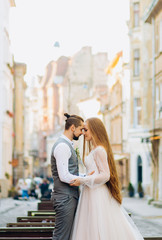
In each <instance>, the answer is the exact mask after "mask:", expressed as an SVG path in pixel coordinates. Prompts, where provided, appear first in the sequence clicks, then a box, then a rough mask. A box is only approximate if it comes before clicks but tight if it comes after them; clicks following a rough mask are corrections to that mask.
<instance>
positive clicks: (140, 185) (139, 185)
mask: <svg viewBox="0 0 162 240" xmlns="http://www.w3.org/2000/svg"><path fill="white" fill-rule="evenodd" d="M137 191H138V193H141V192H143V187H142V183H141V182H138V190H137Z"/></svg>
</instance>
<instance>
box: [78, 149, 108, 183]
mask: <svg viewBox="0 0 162 240" xmlns="http://www.w3.org/2000/svg"><path fill="white" fill-rule="evenodd" d="M85 166H86V173H87V175H88V174H89V173H91V172H92V171H95V172H94V174H93V175H91V176H86V177H82V178H81V179H80V180H81V183H82V184H85V185H87V186H88V187H90V188H94V187H98V186H100V185H103V184H105V183H106V182H107V181H108V180H109V179H110V170H109V166H108V160H107V153H106V151H105V149H104V148H103V147H101V146H98V147H97V148H95V149H94V150H92V151H91V152H90V154H89V155H88V156H87V157H86V159H85Z"/></svg>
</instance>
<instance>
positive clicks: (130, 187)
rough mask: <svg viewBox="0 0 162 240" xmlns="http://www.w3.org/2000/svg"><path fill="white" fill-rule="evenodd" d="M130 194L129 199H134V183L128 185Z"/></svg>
mask: <svg viewBox="0 0 162 240" xmlns="http://www.w3.org/2000/svg"><path fill="white" fill-rule="evenodd" d="M128 194H129V197H134V187H133V185H132V183H129V185H128Z"/></svg>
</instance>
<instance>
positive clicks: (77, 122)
mask: <svg viewBox="0 0 162 240" xmlns="http://www.w3.org/2000/svg"><path fill="white" fill-rule="evenodd" d="M64 116H65V117H66V118H67V119H66V120H65V130H68V129H69V128H70V127H71V125H73V124H74V126H75V127H78V126H81V124H82V123H81V122H84V120H83V118H81V117H80V116H77V115H70V114H68V113H64Z"/></svg>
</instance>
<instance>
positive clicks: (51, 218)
mask: <svg viewBox="0 0 162 240" xmlns="http://www.w3.org/2000/svg"><path fill="white" fill-rule="evenodd" d="M45 221H46V222H55V217H54V216H28V217H17V222H45Z"/></svg>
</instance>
